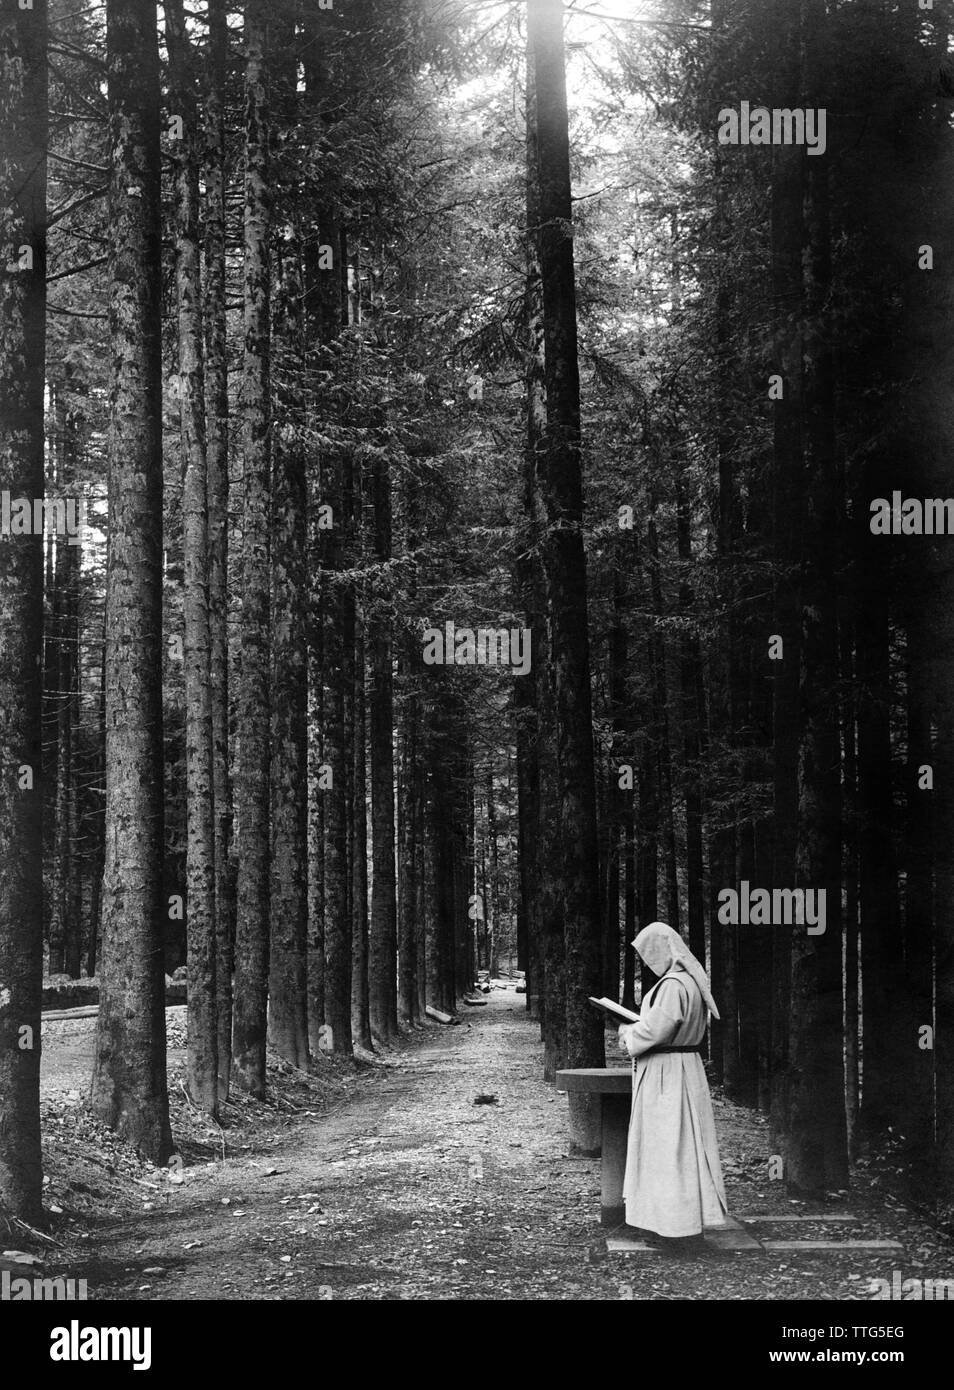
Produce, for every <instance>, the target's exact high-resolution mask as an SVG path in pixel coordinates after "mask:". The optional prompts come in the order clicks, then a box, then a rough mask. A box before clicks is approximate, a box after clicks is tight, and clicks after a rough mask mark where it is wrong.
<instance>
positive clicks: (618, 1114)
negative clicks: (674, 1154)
mask: <svg viewBox="0 0 954 1390" xmlns="http://www.w3.org/2000/svg"><path fill="white" fill-rule="evenodd" d="M556 1086H557V1090H558V1091H584V1092H588V1093H589V1094H590V1095H598V1096H599V1098H600V1134H601V1138H602V1157H601V1159H600V1223H601V1224H602V1225H603V1226H619V1225H621V1224H622V1222H623V1221H624V1220H625V1210H624V1207H623V1175H624V1173H625V1171H626V1143H627V1139H628V1136H629V1114H630V1110H631V1109H632V1104H633V1073H632V1069H631V1068H630V1067H580V1068H577V1069H574V1070H572V1071H558V1072H557V1074H556Z"/></svg>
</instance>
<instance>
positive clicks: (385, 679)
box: [368, 448, 398, 1043]
mask: <svg viewBox="0 0 954 1390" xmlns="http://www.w3.org/2000/svg"><path fill="white" fill-rule="evenodd" d="M371 505H372V508H373V515H374V559H375V564H376V567H378V568H379V569H380V570H381V571H383V573H384V575H385V578H384V579H383V580H382V581H381V582H380V583H379V584H377V585H376V591H375V593H374V595H373V598H372V604H373V607H372V609H371V613H370V616H369V620H368V657H369V663H370V691H369V701H368V706H369V708H368V715H369V720H368V722H369V733H370V745H371V847H372V856H373V868H372V874H373V877H372V884H371V940H370V958H369V985H370V997H371V1032H372V1034H373V1035H374V1037H376V1038H378V1039H380V1040H381V1042H383V1043H388V1042H391V1041H393V1039H395V1038H396V1037H397V1036H398V1021H397V884H396V882H395V875H394V695H393V689H392V674H391V638H390V627H391V624H392V621H393V618H392V607H393V604H392V599H391V595H390V587H391V586H390V579H389V577H387V567H388V565H389V563H390V560H391V474H390V468H389V465H388V461H387V457H386V455H385V453H384V450H383V449H381V448H379V449H377V450H376V451H375V454H374V457H373V459H372V461H371Z"/></svg>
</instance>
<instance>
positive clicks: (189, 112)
mask: <svg viewBox="0 0 954 1390" xmlns="http://www.w3.org/2000/svg"><path fill="white" fill-rule="evenodd" d="M163 8H164V10H165V16H166V47H167V49H168V52H169V86H170V93H169V100H170V103H171V106H172V109H173V111H174V112H175V114H176V115H178V116H180V117H181V119H182V123H183V134H182V139H181V140H180V141H178V142H177V144H176V146H175V150H176V157H175V158H176V162H175V234H176V308H177V316H178V322H177V329H178V348H179V411H180V427H181V431H182V453H183V466H184V482H183V488H182V524H183V568H184V583H183V597H182V611H183V618H184V627H185V640H184V643H183V650H184V667H185V721H186V819H187V828H186V904H187V908H186V921H187V924H188V925H187V937H186V940H187V943H188V960H189V1007H188V1015H189V1026H188V1075H189V1093H190V1095H191V1097H192V1099H193V1101H194V1102H195V1104H196V1105H197V1106H199V1108H200V1109H202V1110H204V1111H206V1112H207V1113H208V1114H210V1115H212V1116H213V1117H215V1116H216V1115H217V1114H218V1103H219V1070H218V1016H217V1004H216V983H215V964H216V916H215V839H214V836H215V828H214V827H215V814H214V801H213V796H214V783H213V771H212V681H211V674H212V671H211V661H212V651H211V640H212V639H211V629H210V626H209V537H208V499H207V493H206V456H205V413H204V406H205V402H204V378H203V360H202V358H203V354H202V287H201V279H200V260H199V128H198V127H199V121H198V105H197V102H196V93H195V74H194V69H193V59H192V53H191V48H190V43H189V39H188V37H187V35H186V31H185V16H184V12H183V5H182V0H164V5H163Z"/></svg>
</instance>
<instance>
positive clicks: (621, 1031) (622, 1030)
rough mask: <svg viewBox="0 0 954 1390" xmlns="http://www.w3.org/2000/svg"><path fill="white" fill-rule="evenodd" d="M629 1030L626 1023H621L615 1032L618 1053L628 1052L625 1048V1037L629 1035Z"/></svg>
mask: <svg viewBox="0 0 954 1390" xmlns="http://www.w3.org/2000/svg"><path fill="white" fill-rule="evenodd" d="M629 1028H630V1025H629V1024H628V1023H621V1024H620V1025H619V1028H618V1029H617V1030H616V1037H617V1039H618V1040H619V1050H620V1052H628V1051H629V1049H628V1048H627V1046H626V1038H627V1035H628V1033H629Z"/></svg>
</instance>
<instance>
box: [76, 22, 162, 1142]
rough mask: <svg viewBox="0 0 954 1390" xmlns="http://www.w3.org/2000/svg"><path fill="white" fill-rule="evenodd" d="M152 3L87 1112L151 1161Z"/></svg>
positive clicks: (120, 401)
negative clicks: (93, 1038)
mask: <svg viewBox="0 0 954 1390" xmlns="http://www.w3.org/2000/svg"><path fill="white" fill-rule="evenodd" d="M156 20H157V16H156V6H155V3H154V0H137V2H136V3H130V0H109V3H108V4H107V10H106V50H107V53H106V60H107V69H108V86H109V113H110V123H109V130H110V147H111V158H110V169H111V175H110V196H109V226H110V237H111V247H112V252H111V262H110V310H109V313H110V339H111V350H112V361H113V382H112V393H111V400H110V423H109V564H108V570H107V577H106V676H105V679H106V859H105V866H104V871H103V948H102V957H101V961H100V967H99V976H100V996H99V1016H98V1020H97V1035H96V1061H95V1067H94V1072H93V1092H92V1103H93V1110H94V1112H95V1114H96V1115H97V1117H98V1118H99V1119H100V1120H102V1121H104V1122H105V1123H106V1124H108V1125H110V1126H111V1127H112V1128H113V1129H115V1130H116V1131H117V1132H118V1133H119V1134H120V1136H121V1137H122V1138H123V1139H125V1140H126V1141H127V1142H128V1143H129V1144H130V1145H131V1146H132V1147H133V1148H135V1150H136V1151H137V1153H139V1154H140V1155H141V1156H142V1157H143V1158H146V1159H149V1160H150V1161H151V1162H153V1163H157V1164H161V1163H165V1161H166V1159H167V1158H168V1157H169V1155H170V1154H171V1152H172V1136H171V1132H170V1128H169V1100H168V1094H167V1091H166V1028H165V971H164V962H163V923H164V919H165V912H164V904H163V900H162V893H163V855H164V844H163V743H162V301H161V290H162V285H161V263H160V252H161V242H160V201H159V199H160V153H159V53H158V41H157V37H156V34H157V24H156Z"/></svg>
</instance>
